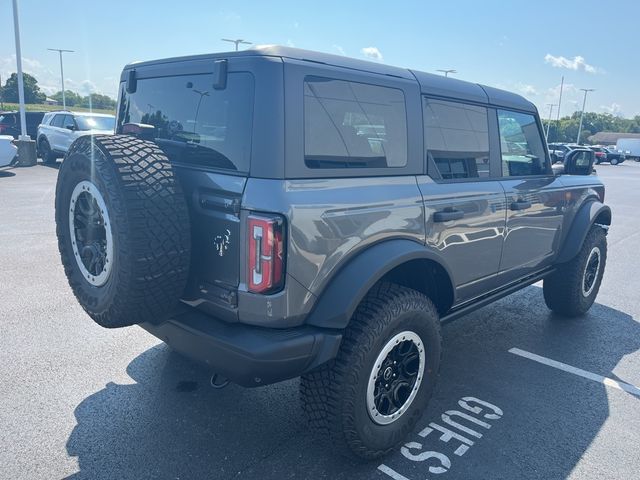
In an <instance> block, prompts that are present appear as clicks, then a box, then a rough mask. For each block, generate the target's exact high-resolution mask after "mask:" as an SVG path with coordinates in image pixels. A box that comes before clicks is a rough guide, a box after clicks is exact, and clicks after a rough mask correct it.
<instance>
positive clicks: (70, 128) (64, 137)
mask: <svg viewBox="0 0 640 480" xmlns="http://www.w3.org/2000/svg"><path fill="white" fill-rule="evenodd" d="M77 131H78V126H77V125H76V121H75V120H74V119H73V115H65V116H64V119H63V122H62V129H61V130H60V151H61V152H65V153H66V152H67V150H69V147H70V146H71V144H72V143H73V141H74V140H75V139H76V138H77V137H78V135H77V133H76V132H77Z"/></svg>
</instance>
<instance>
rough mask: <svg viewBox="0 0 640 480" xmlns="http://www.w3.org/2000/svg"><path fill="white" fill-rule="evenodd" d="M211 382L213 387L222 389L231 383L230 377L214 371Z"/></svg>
mask: <svg viewBox="0 0 640 480" xmlns="http://www.w3.org/2000/svg"><path fill="white" fill-rule="evenodd" d="M209 383H210V384H211V386H212V387H213V388H215V389H218V390H220V389H223V388H224V387H226V386H227V385H229V379H228V378H226V377H223V376H222V375H220V374H218V373H214V374H213V375H211V380H209Z"/></svg>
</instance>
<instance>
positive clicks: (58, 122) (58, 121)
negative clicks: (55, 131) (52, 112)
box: [50, 114, 66, 127]
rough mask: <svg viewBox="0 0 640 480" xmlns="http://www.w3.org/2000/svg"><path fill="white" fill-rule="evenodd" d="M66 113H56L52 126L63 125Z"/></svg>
mask: <svg viewBox="0 0 640 480" xmlns="http://www.w3.org/2000/svg"><path fill="white" fill-rule="evenodd" d="M65 116H66V115H60V114H59V115H56V116H55V117H53V120H51V124H50V125H51V126H52V127H62V122H63V121H64V117H65Z"/></svg>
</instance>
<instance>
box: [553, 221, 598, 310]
mask: <svg viewBox="0 0 640 480" xmlns="http://www.w3.org/2000/svg"><path fill="white" fill-rule="evenodd" d="M594 248H598V249H599V251H600V262H599V265H598V271H597V276H596V279H595V284H594V285H593V289H592V290H591V292H590V293H589V295H586V296H585V295H584V293H583V285H584V283H583V282H584V275H585V268H586V266H587V261H588V260H589V257H590V255H591V252H592V250H593V249H594ZM606 262H607V237H606V235H605V231H604V229H603V228H602V227H600V226H598V225H594V226H593V227H591V229H590V230H589V233H588V234H587V236H586V238H585V239H584V242H583V244H582V248H581V249H580V251H579V252H578V254H577V255H576V256H575V257H574V258H573V259H572V260H570V261H569V262H567V263H563V264H561V265H559V266H558V268H557V270H556V271H555V272H554V273H552V274H551V275H550V276H548V277H546V278H545V279H544V282H543V293H544V301H545V303H546V304H547V307H549V309H551V310H552V311H554V312H556V313H558V314H560V315H563V316H565V317H578V316H580V315H584V314H585V313H586V312H587V310H589V308H591V305H593V302H594V301H595V299H596V296H597V295H598V290H599V289H600V284H601V283H602V277H603V274H604V269H605V265H606Z"/></svg>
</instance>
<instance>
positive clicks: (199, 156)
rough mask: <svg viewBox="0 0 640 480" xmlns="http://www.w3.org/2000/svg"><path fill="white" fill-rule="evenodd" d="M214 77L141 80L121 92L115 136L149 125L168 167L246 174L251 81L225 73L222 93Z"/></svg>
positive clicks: (239, 74)
mask: <svg viewBox="0 0 640 480" xmlns="http://www.w3.org/2000/svg"><path fill="white" fill-rule="evenodd" d="M213 85H214V78H213V75H212V74H201V75H184V76H174V77H157V78H147V79H144V78H143V79H140V80H138V82H137V89H136V92H135V93H132V94H128V93H127V92H126V90H125V88H124V84H123V85H122V86H121V89H120V102H119V110H118V121H117V131H118V132H119V133H122V126H123V125H124V124H127V123H137V124H146V125H151V126H153V132H152V135H153V138H154V140H155V142H156V143H157V144H158V145H159V146H160V148H162V149H163V151H164V152H165V153H166V155H167V156H168V157H169V159H170V160H171V161H172V162H178V163H190V164H198V165H201V166H205V167H207V166H208V167H211V168H219V169H225V170H233V171H237V172H245V173H246V172H248V171H249V163H250V156H251V132H252V124H253V98H254V80H253V75H251V74H250V73H248V72H235V73H229V75H228V78H227V85H226V88H224V89H220V90H218V89H215V88H214V86H213Z"/></svg>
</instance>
